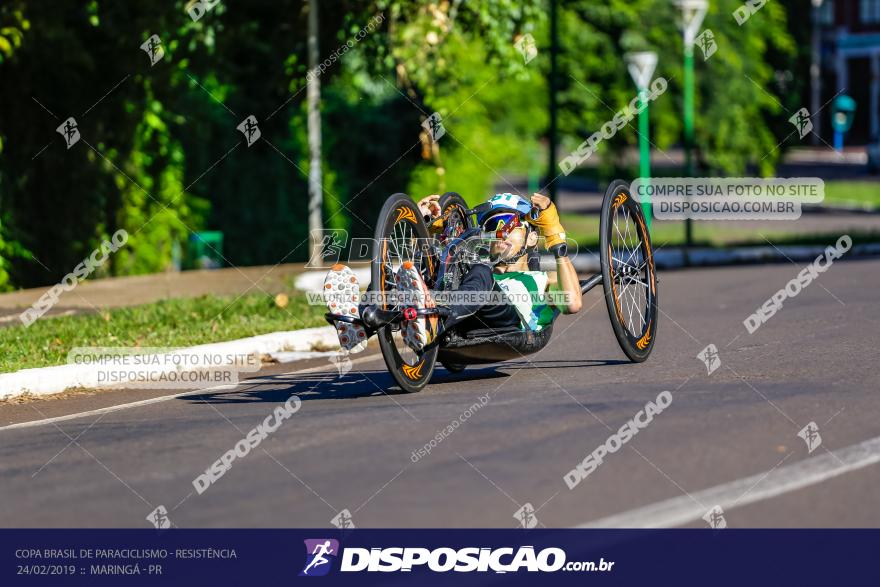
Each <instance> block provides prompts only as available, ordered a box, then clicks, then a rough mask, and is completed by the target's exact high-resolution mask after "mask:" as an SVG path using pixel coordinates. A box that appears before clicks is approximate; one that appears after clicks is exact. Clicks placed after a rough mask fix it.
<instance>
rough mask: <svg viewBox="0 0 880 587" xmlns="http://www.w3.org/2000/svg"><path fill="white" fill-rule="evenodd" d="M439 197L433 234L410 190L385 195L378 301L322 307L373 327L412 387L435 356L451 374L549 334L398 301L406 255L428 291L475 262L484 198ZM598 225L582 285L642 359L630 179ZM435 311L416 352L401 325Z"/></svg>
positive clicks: (644, 238) (537, 344) (375, 261)
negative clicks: (460, 323)
mask: <svg viewBox="0 0 880 587" xmlns="http://www.w3.org/2000/svg"><path fill="white" fill-rule="evenodd" d="M438 204H439V206H440V210H441V213H440V217H439V219H436V220H433V221H432V226H439V230H436V231H434V234H431V232H429V229H428V225H427V224H426V222H425V219H424V218H423V217H422V213H421V212H420V211H419V208H418V206H417V205H416V203H415V202H414V201H413V200H412V198H410V197H409V196H408V195H406V194H402V193H397V194H394V195H392V196H390V197H389V198H388V199H387V200H386V201H385V204H384V205H383V206H382V209H381V211H380V212H379V219H378V222H377V224H376V229H375V235H374V240H373V251H372V259H371V263H370V276H371V283H370V287H369V291H370V292H371V293H373V294H378V295H376V296H374V298H375V299H379V300H382V301H381V303H379V304H377V305H373V306H370V307H369V309H368V313H365V314H364V315H363V316H362V317H361V318H354V317H351V316H347V315H344V314H334V313H327V314H326V315H325V318H326V319H327V321H328V322H330V323H331V324H333V323H335V322H336V321H344V322H354V321H357V320H361V321H362V322H363V323H364V324H366V325H367V326H369V327H370V329H371V330H372V331H375V332H376V334H377V338H378V341H379V348H380V350H381V352H382V356H383V358H384V360H385V364H386V366H387V368H388V371H389V372H390V373H391V375H392V377H393V378H394V381H395V382H396V383H397V385H398V386H399V387H400V388H401V389H402V390H403V391H405V392H408V393H412V392H417V391H421V390H422V389H423V388H424V387H425V386H426V385H427V384H428V382H429V381H430V380H431V376H432V375H433V373H434V368H435V366H436V364H437V362H440V363H441V364H442V365H443V366H444V367H445V368H446V369H447V370H448V371H450V372H453V373H457V372H460V371H462V370H464V369H465V368H466V366H467V365H471V364H486V363H498V362H501V361H506V360H509V359H514V358H518V357H522V356H525V355H528V354H531V353H535V352H537V351H539V350H541V349H542V348H544V347H545V346H546V345H547V344H548V342H549V341H550V338H551V336H552V333H553V325H552V324H551V325H548V326H545V327H544V328H543V329H541V330H537V331H535V330H528V329H523V328H518V327H509V328H492V329H486V328H483V329H472V328H471V329H467V330H462V329H461V328H459V327H456V326H453V327H452V328H450V329H448V330H444V329H442V320H443V319H444V317H445V316H446V315H445V314H444V308H443V307H442V306H438V307H436V308H416V307H414V306H407V305H405V304H400V303H396V302H395V295H394V294H395V290H396V285H395V280H394V275H395V272H396V271H397V269H398V268H399V267H400V266H401V265H402V264H403V263H413V264H414V265H415V266H416V267H417V268H418V269H419V271H420V272H421V275H422V277H423V278H424V280H425V283H426V284H427V286H428V287H429V288H431V289H432V290H434V291H438V292H442V291H447V292H452V291H455V290H456V288H457V287H458V285H459V283H460V282H461V279H462V277H463V276H464V274H465V272H466V271H467V269H468V266H469V264H471V263H473V262H476V259H475V253H474V250H475V248H474V247H472V246H468V245H471V244H473V242H474V241H475V240H477V241H478V240H479V239H481V238H483V235H482V233H481V231H480V228H479V227H478V226H476V222H475V220H474V219H475V217H476V216H477V215H478V214H479V213H480V211H481V207H480V206H477V207H475V208H469V207H468V206H467V204H466V203H465V201H464V199H463V198H462V197H461V196H460V195H459V194H457V193H455V192H447V193H445V194H443V195H442V196H441V197H440V199H439V201H438ZM435 223H437V224H435ZM599 231H600V245H599V262H600V267H601V271H600V272H599V273H597V274H595V275H593V276H591V277H589V278H588V279H583V280H580V285H581V293H586V292H588V291H590V290H591V289H593V288H594V287H596V286H598V285H599V284H601V285H602V288H603V290H604V296H605V305H606V308H607V310H608V315H609V318H610V320H611V326H612V329H613V331H614V336H615V337H616V339H617V342H618V344H619V345H620V348H621V350H623V352H624V354H625V355H626V356H627V357H628V358H629V359H630V360H631V361H633V362H637V363H640V362H642V361H645V360H646V359H647V358H648V356H649V355H650V354H651V350H652V349H653V347H654V343H655V341H656V337H657V321H658V320H657V314H658V306H657V276H656V273H655V267H654V258H653V251H652V248H651V237H650V234H649V232H648V230H647V226H646V222H645V217H644V214H643V212H642V206H641V204H640V203H639V202H638V201H637V200H635V199H633V197H632V195H631V194H630V190H629V186H628V185H627V183H626V182H624V181H622V180H616V181H614V182H612V183H611V184H610V185H609V186H608V188H607V190H606V191H605V197H604V199H603V202H602V210H601V215H600V221H599ZM476 250H479V249H478V247H477V249H476ZM536 263H537V254H536V253H534V258H533V259H530V265H533V267H532V268H535V269H536V268H537V267H536V265H535V264H536ZM432 315H433V316H437V317H438V321H439V323H440V324H441V328H440V329H438V331H437V332H434V333H433V334H434V337H433V341H432V342H431V343H430V344H428V345H426V346H425V347H424V348H423V349H422V350H421V351H419V352H416V351H414V350H413V349H411V348H410V347H409V346H408V345H406V344H405V343H404V341H403V338H402V336H401V334H400V331H401V325H402V324H403V323H404V321H406V320H413V319H415V318H417V317H418V316H432Z"/></svg>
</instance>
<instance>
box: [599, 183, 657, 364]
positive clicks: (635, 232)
mask: <svg viewBox="0 0 880 587" xmlns="http://www.w3.org/2000/svg"><path fill="white" fill-rule="evenodd" d="M599 231H600V250H599V260H600V263H601V265H602V286H603V288H604V290H605V303H606V305H607V306H608V315H609V317H610V318H611V326H612V328H613V329H614V336H615V337H616V338H617V342H618V343H619V344H620V348H621V350H623V352H624V354H626V356H627V357H629V359H630V360H632V361H634V362H636V363H641V362H642V361H644V360H645V359H647V358H648V355H650V354H651V350H652V349H653V348H654V342H655V340H656V338H657V321H658V320H657V313H658V306H657V275H656V272H655V269H654V254H653V249H652V247H651V235H650V234H649V233H648V229H647V226H646V223H645V216H644V213H643V212H642V206H641V204H640V203H639V202H638V201H637V200H635V199H633V197H632V194H630V191H629V186H628V185H627V183H626V182H625V181H622V180H616V181H614V182H612V183H611V185H609V186H608V189H607V190H606V191H605V199H604V201H603V202H602V215H601V217H600V220H599Z"/></svg>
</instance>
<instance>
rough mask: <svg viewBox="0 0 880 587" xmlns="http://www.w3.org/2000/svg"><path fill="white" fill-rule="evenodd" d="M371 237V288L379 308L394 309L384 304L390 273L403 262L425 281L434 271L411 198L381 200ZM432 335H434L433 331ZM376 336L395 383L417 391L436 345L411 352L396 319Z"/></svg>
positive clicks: (390, 288)
mask: <svg viewBox="0 0 880 587" xmlns="http://www.w3.org/2000/svg"><path fill="white" fill-rule="evenodd" d="M374 237H375V240H374V242H373V259H372V263H371V265H370V272H371V278H372V289H373V290H374V292H376V293H379V294H382V300H383V303H382V304H380V305H381V306H382V308H383V309H385V310H395V309H397V308H396V307H395V306H394V305H393V304H389V303H387V302H388V296H389V295H390V294H393V293H394V291H395V290H396V285H395V282H394V275H395V273H396V272H397V270H398V268H399V267H400V266H401V265H402V264H403V263H404V262H405V261H411V262H413V263H414V264H415V266H416V267H418V268H419V270H420V271H421V273H422V275H423V276H424V277H425V278H426V282H428V283H431V282H432V281H433V276H434V274H435V273H436V268H435V267H434V264H435V263H436V259H435V258H434V257H433V255H432V252H431V251H429V250H428V248H429V244H430V237H429V235H428V228H427V226H425V222H424V220H423V219H422V215H421V212H419V209H418V207H417V206H416V204H415V202H413V201H412V198H410V197H409V196H407V195H406V194H394V195H393V196H391V197H390V198H388V199H387V200H386V201H385V204H384V205H383V206H382V210H381V211H380V212H379V219H378V221H377V222H376V231H375V234H374ZM401 311H402V309H401ZM429 327H430V321H429ZM434 334H435V336H436V332H435V333H434ZM377 338H378V340H379V348H380V349H381V351H382V357H383V358H384V359H385V365H386V366H387V367H388V371H389V372H390V373H391V376H392V377H393V378H394V381H395V382H396V383H397V385H399V386H400V388H401V389H402V390H403V391H405V392H407V393H414V392H417V391H421V390H422V389H423V388H424V387H425V385H427V384H428V382H429V381H430V380H431V375H432V374H433V372H434V365H435V363H436V361H437V346H436V345H434V346H432V347H431V348H430V349H428V350H427V351H422V352H418V353H417V352H415V351H413V350H412V349H410V348H409V347H408V346H407V345H406V343H404V341H403V337H402V336H401V334H400V323H399V322H398V323H393V324H388V325H386V326H382V327H380V328H379V330H378V333H377Z"/></svg>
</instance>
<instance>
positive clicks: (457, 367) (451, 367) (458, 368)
mask: <svg viewBox="0 0 880 587" xmlns="http://www.w3.org/2000/svg"><path fill="white" fill-rule="evenodd" d="M440 364H441V365H443V368H444V369H446V370H447V371H449V372H450V373H461V372H462V371H464V369H465V367H467V365H463V364H461V363H446V362H443V361H440Z"/></svg>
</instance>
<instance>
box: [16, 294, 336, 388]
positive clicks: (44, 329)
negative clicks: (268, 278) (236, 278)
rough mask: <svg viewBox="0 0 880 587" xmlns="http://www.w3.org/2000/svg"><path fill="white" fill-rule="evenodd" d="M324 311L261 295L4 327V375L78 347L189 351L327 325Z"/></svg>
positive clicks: (301, 301) (51, 361) (59, 358)
mask: <svg viewBox="0 0 880 587" xmlns="http://www.w3.org/2000/svg"><path fill="white" fill-rule="evenodd" d="M325 311H326V308H325V307H324V306H317V305H311V304H309V303H308V300H307V299H306V297H305V296H304V295H292V296H290V298H289V304H288V305H287V307H284V308H280V307H278V305H276V304H275V302H274V299H273V298H272V297H271V296H269V295H266V294H263V293H249V294H247V295H243V296H214V295H207V296H200V297H198V298H187V299H171V300H163V301H161V302H155V303H152V304H144V305H140V306H132V307H128V308H117V309H113V310H106V311H101V312H98V313H89V314H80V315H75V316H60V317H44V318H42V319H41V320H37V321H36V322H34V323H33V324H32V325H31V326H29V327H27V328H25V327H24V326H22V325H20V324H18V321H16V325H12V326H8V327H5V328H0V348H2V349H3V350H4V352H3V354H2V355H0V373H5V372H9V371H17V370H19V369H27V368H34V367H46V366H49V365H61V364H64V363H65V362H66V358H67V354H68V353H69V352H70V351H71V350H72V349H74V348H76V347H93V346H95V347H130V348H138V347H177V348H180V347H187V346H193V345H197V344H205V343H209V342H222V341H224V340H235V339H238V338H244V337H246V336H256V335H259V334H266V333H269V332H279V331H285V330H293V329H297V328H310V327H314V326H321V325H325V324H326V321H325V320H324V312H325Z"/></svg>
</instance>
